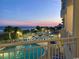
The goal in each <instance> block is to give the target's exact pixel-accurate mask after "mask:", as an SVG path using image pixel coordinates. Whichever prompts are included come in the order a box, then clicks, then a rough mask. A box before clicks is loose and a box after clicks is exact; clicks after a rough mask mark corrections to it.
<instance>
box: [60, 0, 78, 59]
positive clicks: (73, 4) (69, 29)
mask: <svg viewBox="0 0 79 59" xmlns="http://www.w3.org/2000/svg"><path fill="white" fill-rule="evenodd" d="M63 1H67V5H66V12H65V13H62V14H61V16H62V18H64V23H65V24H64V25H65V26H64V30H65V31H64V33H66V34H67V35H68V34H70V35H71V34H72V35H73V36H75V37H78V38H79V0H63ZM63 10H64V9H62V10H61V12H63ZM76 48H77V49H76V50H75V51H76V53H74V54H75V55H76V57H78V58H79V39H78V40H77V41H76Z"/></svg>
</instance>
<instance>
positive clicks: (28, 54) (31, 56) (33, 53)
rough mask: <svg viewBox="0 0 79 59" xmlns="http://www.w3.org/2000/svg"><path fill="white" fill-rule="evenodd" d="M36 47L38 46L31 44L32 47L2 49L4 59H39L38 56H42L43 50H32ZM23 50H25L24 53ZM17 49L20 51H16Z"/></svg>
mask: <svg viewBox="0 0 79 59" xmlns="http://www.w3.org/2000/svg"><path fill="white" fill-rule="evenodd" d="M36 46H38V45H36V44H33V45H23V46H16V47H8V48H6V49H4V51H5V53H4V59H9V58H10V59H24V56H25V59H37V58H38V59H39V58H40V56H42V55H43V54H44V48H34V47H36ZM24 48H25V51H24ZM17 49H20V50H17ZM16 50H17V51H16ZM9 51H10V53H9ZM14 51H16V52H14ZM9 56H10V57H9ZM14 56H15V57H14ZM0 59H2V54H0Z"/></svg>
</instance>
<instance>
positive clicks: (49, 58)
mask: <svg viewBox="0 0 79 59" xmlns="http://www.w3.org/2000/svg"><path fill="white" fill-rule="evenodd" d="M50 47H51V44H50V41H49V42H48V59H51V57H50Z"/></svg>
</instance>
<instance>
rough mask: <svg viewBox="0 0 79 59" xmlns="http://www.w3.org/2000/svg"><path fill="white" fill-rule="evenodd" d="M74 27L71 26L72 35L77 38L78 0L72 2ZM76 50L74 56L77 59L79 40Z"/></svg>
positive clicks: (78, 35) (78, 30) (78, 24)
mask: <svg viewBox="0 0 79 59" xmlns="http://www.w3.org/2000/svg"><path fill="white" fill-rule="evenodd" d="M73 20H74V22H73V23H74V25H73V34H74V36H76V37H78V38H79V0H74V18H73ZM76 43H77V50H76V52H77V53H76V54H77V57H78V58H79V39H78V40H77V42H76Z"/></svg>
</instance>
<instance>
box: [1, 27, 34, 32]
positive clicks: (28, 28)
mask: <svg viewBox="0 0 79 59" xmlns="http://www.w3.org/2000/svg"><path fill="white" fill-rule="evenodd" d="M5 27H6V26H0V32H3V30H4V28H5ZM17 27H19V28H21V29H22V30H31V29H34V28H35V26H17Z"/></svg>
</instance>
